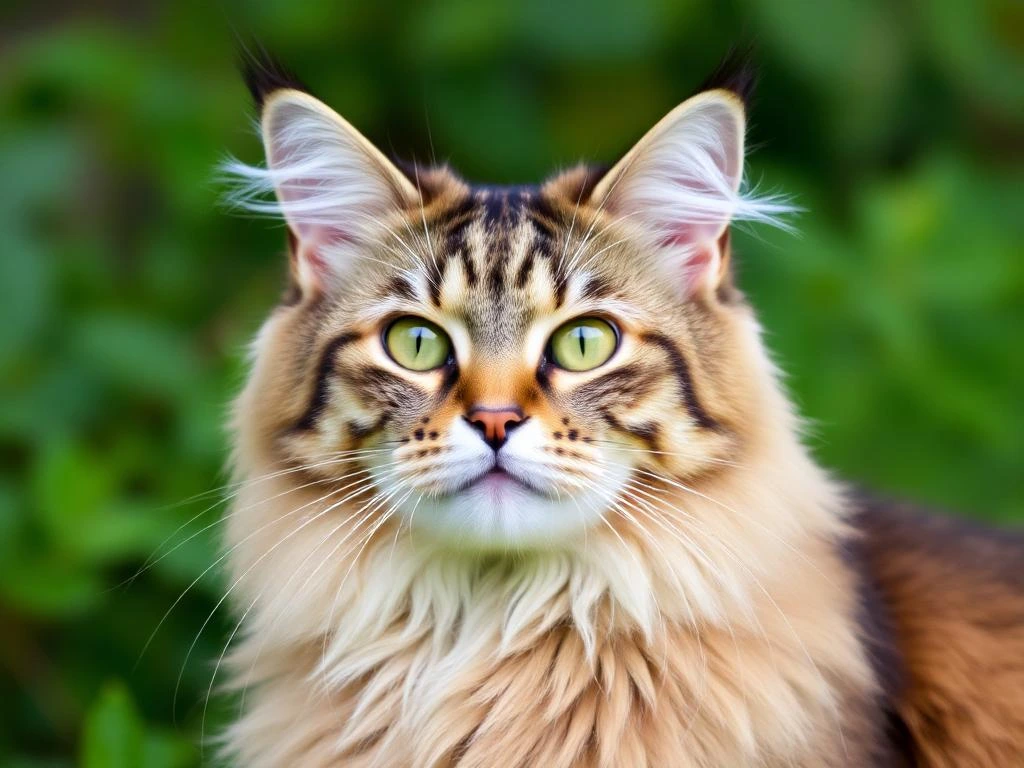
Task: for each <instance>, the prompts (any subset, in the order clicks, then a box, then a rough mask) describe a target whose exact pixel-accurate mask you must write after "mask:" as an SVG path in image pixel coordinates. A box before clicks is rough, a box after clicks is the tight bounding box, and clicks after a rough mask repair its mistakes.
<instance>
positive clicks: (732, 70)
mask: <svg viewBox="0 0 1024 768" xmlns="http://www.w3.org/2000/svg"><path fill="white" fill-rule="evenodd" d="M755 85H757V68H756V67H755V66H754V63H753V49H752V48H751V47H744V48H740V47H733V48H732V49H730V50H729V52H728V53H727V54H726V55H725V57H724V58H723V59H722V61H721V63H719V65H718V66H717V67H716V68H715V71H714V72H712V73H711V75H710V76H709V77H708V78H707V79H706V80H705V81H704V82H703V83H701V85H700V88H698V89H697V93H700V92H702V91H711V90H715V89H716V88H721V89H723V90H726V91H732V92H733V93H735V94H736V95H737V96H739V97H740V99H741V100H742V101H743V104H744V105H745V106H746V107H750V99H751V97H752V96H753V95H754V86H755Z"/></svg>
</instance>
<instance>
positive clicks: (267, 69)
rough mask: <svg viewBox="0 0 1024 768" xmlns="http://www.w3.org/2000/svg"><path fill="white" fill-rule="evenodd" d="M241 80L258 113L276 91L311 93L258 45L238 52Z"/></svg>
mask: <svg viewBox="0 0 1024 768" xmlns="http://www.w3.org/2000/svg"><path fill="white" fill-rule="evenodd" d="M239 65H240V67H241V70H242V79H243V80H245V85H246V87H247V88H248V89H249V93H250V94H252V100H253V103H254V104H255V105H256V108H257V109H258V110H260V111H262V110H263V107H264V105H265V104H266V103H267V100H268V99H269V98H270V97H271V96H272V95H273V94H274V93H276V92H277V91H283V90H292V91H302V92H303V93H311V92H310V90H309V88H307V87H306V85H305V84H304V83H303V82H302V81H301V80H300V79H299V78H298V77H296V76H295V74H294V73H292V72H291V70H289V69H288V68H286V67H285V66H284V65H283V64H281V62H280V61H278V60H277V59H276V58H274V56H272V55H271V54H270V53H269V52H268V51H267V49H266V48H264V47H263V46H262V45H260V44H259V43H253V45H252V48H250V47H248V46H245V45H243V46H242V48H241V50H240V51H239Z"/></svg>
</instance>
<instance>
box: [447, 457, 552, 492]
mask: <svg viewBox="0 0 1024 768" xmlns="http://www.w3.org/2000/svg"><path fill="white" fill-rule="evenodd" d="M473 489H479V490H481V491H485V492H489V493H492V494H500V493H503V492H509V491H519V492H522V491H529V492H530V493H536V494H541V495H547V494H545V493H544V492H543V491H542V490H541V489H540V488H538V487H537V486H535V485H534V484H533V483H531V482H530V481H529V480H528V479H526V478H524V477H519V476H518V475H514V474H512V473H511V472H509V471H508V470H507V469H506V468H505V467H502V466H501V465H499V464H498V463H497V461H495V463H494V465H493V466H492V467H491V468H490V469H487V470H484V471H483V472H481V473H480V474H479V475H477V476H476V477H474V478H471V479H469V480H467V481H466V482H465V483H463V484H462V485H461V486H459V487H458V488H457V489H456V490H455V493H461V492H463V491H468V490H473Z"/></svg>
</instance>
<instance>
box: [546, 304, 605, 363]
mask: <svg viewBox="0 0 1024 768" xmlns="http://www.w3.org/2000/svg"><path fill="white" fill-rule="evenodd" d="M617 343H618V335H617V334H616V333H615V329H614V328H613V327H612V325H611V323H606V322H605V321H604V320H598V319H597V318H594V317H586V318H580V319H577V320H570V321H569V322H568V323H566V324H565V325H563V326H562V327H561V328H559V329H558V330H557V331H555V332H554V334H553V335H552V336H551V358H552V360H553V361H554V363H555V365H557V366H558V367H559V368H565V369H566V370H567V371H589V370H590V369H591V368H597V366H599V365H601V364H602V363H604V362H605V361H607V360H608V358H609V357H611V356H612V353H613V352H614V351H615V346H616V344H617Z"/></svg>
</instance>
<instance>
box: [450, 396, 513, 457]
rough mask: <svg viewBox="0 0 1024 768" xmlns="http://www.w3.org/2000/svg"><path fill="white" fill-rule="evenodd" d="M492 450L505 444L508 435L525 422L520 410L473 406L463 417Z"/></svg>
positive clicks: (505, 407) (509, 407)
mask: <svg viewBox="0 0 1024 768" xmlns="http://www.w3.org/2000/svg"><path fill="white" fill-rule="evenodd" d="M463 418H464V419H465V420H466V421H468V422H469V425H470V426H471V427H473V429H475V430H476V431H477V432H479V433H480V437H482V438H483V440H484V442H485V443H487V444H488V445H489V446H491V448H493V449H494V450H498V449H499V448H501V446H503V445H504V444H505V441H506V440H507V439H508V435H509V433H510V432H511V431H512V430H513V429H515V428H516V427H518V426H519V425H520V424H522V423H523V422H524V421H526V417H524V416H523V411H522V409H521V408H518V407H516V406H500V407H497V408H493V407H487V406H482V405H479V406H475V407H474V408H472V409H470V411H469V413H467V414H466V415H465V416H464V417H463Z"/></svg>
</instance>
